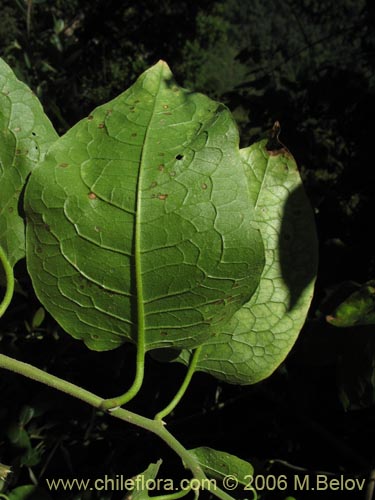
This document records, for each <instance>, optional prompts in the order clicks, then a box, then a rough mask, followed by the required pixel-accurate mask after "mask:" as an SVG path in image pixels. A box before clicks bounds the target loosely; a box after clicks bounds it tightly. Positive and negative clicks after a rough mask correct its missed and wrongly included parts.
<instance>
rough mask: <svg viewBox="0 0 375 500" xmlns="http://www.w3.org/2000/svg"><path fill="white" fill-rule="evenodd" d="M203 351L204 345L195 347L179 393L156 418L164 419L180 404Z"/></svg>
mask: <svg viewBox="0 0 375 500" xmlns="http://www.w3.org/2000/svg"><path fill="white" fill-rule="evenodd" d="M201 351H202V346H199V347H197V349H195V351H194V353H193V354H192V355H191V359H190V363H189V368H188V371H187V372H186V375H185V378H184V381H183V382H182V385H181V387H180V388H179V390H178V391H177V393H176V394H175V396H174V398H173V399H172V401H171V402H170V403H169V405H168V406H166V407H165V408H164V409H163V410H161V411H159V413H157V414H156V415H155V420H163V418H164V417H166V416H167V415H169V414H170V413H171V411H172V410H174V409H175V408H176V406H177V405H178V403H179V402H180V401H181V399H182V398H183V396H184V394H185V392H186V391H187V388H188V387H189V384H190V382H191V379H192V378H193V375H194V372H195V369H196V367H197V363H198V359H199V355H200V353H201Z"/></svg>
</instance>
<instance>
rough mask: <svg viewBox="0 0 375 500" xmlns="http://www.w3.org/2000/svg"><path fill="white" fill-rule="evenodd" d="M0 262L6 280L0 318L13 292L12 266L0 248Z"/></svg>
mask: <svg viewBox="0 0 375 500" xmlns="http://www.w3.org/2000/svg"><path fill="white" fill-rule="evenodd" d="M0 261H1V264H2V266H3V269H4V273H5V278H6V290H5V295H4V297H3V300H2V301H1V303H0V318H1V316H2V315H3V314H4V313H5V311H6V310H7V309H8V306H9V304H10V301H11V300H12V297H13V292H14V275H13V269H12V266H11V265H10V264H9V261H8V258H7V256H6V255H5V252H4V250H3V249H2V248H1V246H0Z"/></svg>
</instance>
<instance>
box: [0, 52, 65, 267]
mask: <svg viewBox="0 0 375 500" xmlns="http://www.w3.org/2000/svg"><path fill="white" fill-rule="evenodd" d="M56 138H57V134H56V132H55V130H54V128H53V126H52V124H51V122H50V121H49V119H48V118H47V116H46V115H45V114H44V112H43V109H42V106H41V104H40V102H39V101H38V99H37V97H36V96H35V95H34V94H33V93H32V91H31V90H30V89H29V88H28V87H27V86H26V85H25V84H24V83H22V82H20V81H19V80H17V78H16V76H15V75H14V73H13V71H12V70H11V69H10V68H9V66H8V65H7V64H6V63H5V62H4V61H3V60H2V59H0V192H1V196H0V246H1V248H2V249H3V251H4V253H5V255H6V257H7V259H8V261H9V264H10V266H11V267H13V266H14V265H15V264H16V262H17V261H18V260H20V259H22V258H23V257H24V256H25V236H24V235H25V227H24V222H23V219H22V217H21V215H20V213H19V198H20V194H21V192H22V189H23V187H24V185H25V182H26V179H27V176H28V175H29V173H30V172H31V170H32V169H33V168H34V167H35V165H36V164H37V163H38V162H39V161H40V160H41V159H42V158H43V157H44V155H45V152H46V150H47V148H48V146H49V145H50V144H51V143H52V142H54V141H55V140H56Z"/></svg>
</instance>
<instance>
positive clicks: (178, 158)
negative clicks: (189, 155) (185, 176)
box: [176, 154, 184, 160]
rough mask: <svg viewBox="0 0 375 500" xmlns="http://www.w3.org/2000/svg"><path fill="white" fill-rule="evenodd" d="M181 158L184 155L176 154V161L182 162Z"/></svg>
mask: <svg viewBox="0 0 375 500" xmlns="http://www.w3.org/2000/svg"><path fill="white" fill-rule="evenodd" d="M183 157H184V155H181V154H178V155H176V160H182V158H183Z"/></svg>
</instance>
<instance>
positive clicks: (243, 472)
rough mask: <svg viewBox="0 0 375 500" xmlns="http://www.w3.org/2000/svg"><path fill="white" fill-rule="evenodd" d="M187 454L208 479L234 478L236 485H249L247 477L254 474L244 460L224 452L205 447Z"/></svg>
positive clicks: (250, 466) (252, 469) (251, 467)
mask: <svg viewBox="0 0 375 500" xmlns="http://www.w3.org/2000/svg"><path fill="white" fill-rule="evenodd" d="M189 453H190V454H191V455H193V457H194V458H195V459H196V460H197V462H198V463H199V465H200V466H201V467H202V469H203V472H204V473H205V474H207V476H208V477H210V478H213V479H218V480H220V481H221V480H223V479H224V478H225V477H226V476H235V477H236V479H237V480H238V484H242V485H247V484H249V479H250V478H249V476H252V475H253V474H254V468H253V466H252V465H251V464H250V463H249V462H246V461H245V460H242V459H241V458H238V457H236V456H235V455H231V454H230V453H227V452H225V451H218V450H214V449H212V448H208V447H207V446H202V447H200V448H194V449H193V450H189Z"/></svg>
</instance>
